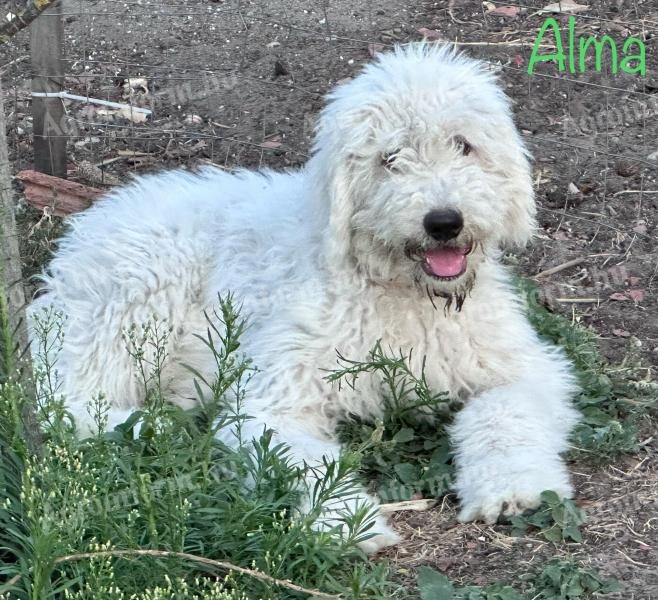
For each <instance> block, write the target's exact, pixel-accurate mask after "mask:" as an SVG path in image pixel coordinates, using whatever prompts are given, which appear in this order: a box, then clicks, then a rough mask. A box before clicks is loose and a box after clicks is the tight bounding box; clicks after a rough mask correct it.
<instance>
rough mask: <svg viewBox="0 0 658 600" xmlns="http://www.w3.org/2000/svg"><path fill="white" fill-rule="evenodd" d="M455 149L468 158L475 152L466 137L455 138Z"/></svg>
mask: <svg viewBox="0 0 658 600" xmlns="http://www.w3.org/2000/svg"><path fill="white" fill-rule="evenodd" d="M455 148H457V151H458V152H459V153H460V154H462V155H463V156H468V155H469V154H470V153H471V152H472V151H473V146H471V144H470V143H469V142H468V140H467V139H466V138H465V137H462V136H461V135H458V136H457V137H456V138H455Z"/></svg>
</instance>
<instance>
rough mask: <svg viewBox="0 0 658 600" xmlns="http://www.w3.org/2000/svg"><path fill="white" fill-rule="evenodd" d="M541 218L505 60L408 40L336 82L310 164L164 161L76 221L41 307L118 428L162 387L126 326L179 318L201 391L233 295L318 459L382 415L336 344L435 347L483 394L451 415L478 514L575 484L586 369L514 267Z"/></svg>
mask: <svg viewBox="0 0 658 600" xmlns="http://www.w3.org/2000/svg"><path fill="white" fill-rule="evenodd" d="M534 214H535V206H534V199H533V190H532V184H531V175H530V167H529V163H528V154H527V152H526V150H525V148H524V146H523V143H522V141H521V139H520V137H519V135H518V133H517V130H516V128H515V126H514V124H513V121H512V117H511V114H510V107H509V102H508V100H507V98H506V97H505V95H504V94H503V92H502V91H501V90H500V89H499V87H498V86H497V84H496V81H495V78H494V76H492V74H491V73H490V72H489V71H488V70H487V66H486V65H485V64H483V63H480V62H477V61H474V60H471V59H469V58H466V57H464V56H461V55H457V54H455V53H454V52H452V51H450V50H449V49H446V48H437V47H431V46H428V45H416V46H409V47H405V48H398V49H397V50H395V51H394V52H391V53H387V54H382V55H380V56H379V57H378V59H377V60H376V62H375V63H374V64H371V65H369V66H367V67H366V68H365V69H364V70H363V72H362V73H361V74H360V75H359V76H358V77H356V78H355V79H354V80H352V81H350V82H348V83H346V84H344V85H341V86H340V87H338V88H337V89H336V90H335V91H334V92H333V93H331V94H330V95H329V97H328V103H327V106H326V108H325V109H324V110H323V111H322V113H321V115H320V120H319V125H318V128H317V133H316V140H315V146H314V152H313V157H312V158H311V159H310V161H309V163H308V164H307V165H306V166H305V167H304V168H303V169H301V170H299V171H295V172H285V173H275V172H271V171H266V172H262V173H253V172H248V171H239V172H237V173H235V174H228V173H225V172H222V171H220V170H215V169H209V170H204V171H202V172H201V173H199V174H196V175H194V174H190V173H185V172H180V171H178V172H173V173H165V174H159V175H155V176H149V177H144V178H141V179H139V180H137V181H136V182H135V183H133V184H132V185H130V186H128V187H125V188H120V189H118V190H116V191H114V192H113V193H112V194H110V195H109V196H108V197H107V198H105V199H104V200H102V201H100V202H98V203H97V204H96V205H95V206H94V207H92V208H91V209H89V210H88V211H86V212H85V213H83V214H81V215H79V216H76V217H75V218H73V219H72V220H71V228H70V230H69V232H68V234H67V235H66V236H65V237H64V238H63V240H62V241H61V243H60V246H59V248H58V250H57V252H56V254H55V257H54V259H53V261H52V263H51V264H50V269H49V272H48V275H46V276H45V278H44V279H45V289H46V290H47V293H46V294H45V295H43V296H41V297H40V298H39V299H38V300H37V301H36V302H35V303H34V304H33V307H32V311H34V310H35V309H37V308H40V307H43V306H45V305H48V304H53V305H54V306H55V307H57V308H59V309H61V310H62V311H63V312H64V313H66V315H67V316H68V320H67V321H66V323H65V332H64V333H65V337H64V342H63V348H62V350H61V353H60V356H59V363H58V370H59V373H60V377H61V383H62V386H63V387H62V390H63V392H64V394H65V396H66V401H67V404H68V407H69V408H70V410H71V412H72V413H73V414H74V415H75V416H76V418H77V419H78V420H79V422H80V423H81V424H82V426H84V421H85V419H86V418H87V417H86V414H87V413H86V404H87V402H88V401H89V400H90V398H91V397H92V396H94V395H96V394H97V393H98V392H99V391H102V392H103V393H104V394H105V395H106V397H107V398H108V399H109V400H110V401H111V403H112V405H113V407H114V408H113V412H112V415H111V422H110V426H113V425H115V424H117V423H118V422H121V421H122V420H124V419H125V418H126V416H127V415H128V414H129V413H130V411H131V410H133V409H134V408H136V407H138V406H139V405H140V402H141V401H142V396H143V394H142V392H143V390H142V389H141V387H140V385H139V382H138V380H137V377H136V373H135V365H134V364H133V361H132V360H131V358H130V357H129V356H128V354H127V352H126V350H125V343H124V340H123V338H122V332H123V331H124V330H125V329H126V328H128V327H129V326H130V325H131V324H133V323H137V324H139V323H142V322H145V321H147V320H148V319H149V318H150V317H151V316H152V315H153V314H156V315H158V316H159V317H160V318H165V319H167V320H168V321H169V323H170V324H171V325H172V326H173V331H172V334H171V337H170V338H169V348H168V351H169V355H170V358H169V362H168V363H166V365H165V366H166V372H165V374H164V376H165V384H166V386H167V391H168V394H169V398H170V399H171V401H172V402H175V403H177V404H179V405H181V406H183V407H188V406H190V405H191V404H192V403H193V402H194V399H195V397H196V394H195V391H194V388H193V384H192V376H191V375H190V373H189V371H188V370H187V369H186V368H185V367H184V366H182V364H181V363H185V364H188V365H189V364H192V365H193V366H194V367H195V368H196V369H198V370H199V371H200V372H202V373H203V374H205V375H207V376H208V377H211V376H212V373H213V365H214V363H213V360H212V357H211V356H210V354H209V352H208V351H207V348H206V346H204V344H203V343H202V342H201V341H199V340H198V339H197V338H196V337H195V334H199V333H200V334H203V333H204V332H205V331H206V327H207V323H206V321H205V317H204V314H203V311H204V309H207V308H208V307H209V306H211V305H213V304H216V300H217V295H218V293H226V292H229V291H230V292H233V293H234V294H235V296H236V298H237V300H238V301H239V302H241V303H242V304H243V307H244V308H243V311H244V314H245V315H246V316H247V317H248V318H249V320H250V323H251V326H250V328H249V329H248V331H247V333H246V334H245V336H244V338H243V340H242V345H243V349H244V351H245V353H246V354H247V355H249V356H250V357H252V358H253V360H254V362H255V364H256V365H257V366H258V368H259V369H260V370H259V371H258V373H257V374H256V375H255V376H254V378H253V379H252V381H251V382H250V384H249V389H248V393H247V397H246V406H245V412H246V413H247V414H249V415H251V416H253V417H255V418H254V419H253V420H252V421H249V422H248V432H247V433H248V434H250V435H254V436H258V435H260V434H261V433H262V430H263V427H264V426H267V427H268V428H271V429H272V430H273V431H274V432H275V434H276V436H277V439H278V441H281V442H285V443H287V444H289V445H290V447H291V451H292V454H293V456H294V457H295V458H296V459H297V460H299V461H302V460H303V461H307V462H308V463H310V464H318V463H320V461H321V460H322V458H323V457H332V456H334V457H335V456H336V455H337V454H338V452H339V446H338V444H337V442H336V439H335V433H334V429H335V426H336V424H337V422H338V421H339V420H340V419H341V418H342V417H343V416H345V415H346V414H347V413H352V414H358V415H361V416H376V415H378V414H379V413H380V411H381V406H382V403H381V399H382V388H381V382H380V381H379V380H378V379H377V378H376V377H375V376H371V377H370V378H368V377H365V376H363V377H360V378H359V381H358V385H357V387H356V389H355V390H351V389H348V388H347V387H345V389H342V390H338V389H337V388H336V387H335V386H332V385H330V384H329V383H327V382H326V381H325V379H324V377H325V375H326V370H327V369H332V368H335V366H336V350H337V349H338V350H339V351H340V353H341V354H342V355H344V356H346V357H350V358H355V359H365V358H366V356H367V355H368V352H369V350H371V349H372V348H373V346H374V345H375V343H376V342H377V341H378V340H381V342H382V346H383V347H384V348H392V349H394V350H402V351H403V352H405V353H408V352H409V351H411V350H412V349H413V354H412V357H413V358H412V364H411V366H412V368H413V369H416V371H420V368H421V361H422V359H423V357H426V361H427V362H426V375H427V378H428V381H429V383H430V384H431V386H432V387H433V388H434V389H436V390H437V391H441V390H443V391H446V392H448V393H449V394H450V395H451V396H452V397H454V398H459V399H462V400H464V401H465V407H464V408H463V409H462V410H461V411H460V412H459V413H458V415H457V417H456V419H455V421H454V425H453V426H452V427H451V437H452V443H453V444H454V447H455V449H456V454H455V460H456V466H457V476H456V482H455V489H456V492H457V493H458V495H459V498H460V500H461V513H460V518H461V519H462V520H464V521H468V520H472V519H479V518H481V519H484V520H485V521H487V522H493V521H494V520H495V519H496V518H497V517H498V516H499V514H501V513H503V512H504V513H505V514H514V513H517V512H519V511H523V510H524V509H526V508H529V507H534V506H536V505H537V504H538V503H539V495H540V493H541V492H542V491H543V490H546V489H552V490H555V491H556V492H557V493H558V494H561V495H563V496H569V495H570V494H571V493H572V488H571V485H570V483H569V476H568V473H567V470H566V468H565V465H564V464H563V462H562V460H561V459H560V453H561V452H562V451H563V450H565V449H566V447H567V438H568V434H569V432H570V430H571V428H572V427H573V425H574V423H575V422H576V418H577V417H576V411H575V410H574V409H573V408H572V406H571V402H570V398H571V397H572V395H573V394H574V392H575V384H574V379H573V376H572V374H571V369H570V365H569V363H568V362H567V361H566V360H565V358H564V357H563V355H562V354H561V352H560V351H558V350H557V349H555V348H553V347H550V346H548V345H547V344H546V343H544V342H542V341H541V340H540V339H539V338H538V336H537V334H536V333H535V331H533V329H532V327H531V326H530V324H529V323H528V321H527V319H526V317H525V315H524V309H523V306H522V303H521V302H520V300H519V299H518V298H517V297H516V296H515V292H514V289H513V286H512V284H511V283H510V274H509V273H508V271H507V270H506V269H505V268H504V267H503V266H502V265H501V264H500V262H499V256H500V250H501V248H502V247H504V246H506V245H523V244H525V243H526V242H527V241H528V239H529V238H530V237H531V235H532V232H533V228H534V226H535V222H534ZM365 497H366V495H365V493H362V494H361V495H360V498H361V499H363V498H365ZM371 500H372V501H373V502H374V500H373V499H371ZM374 531H375V533H377V534H378V535H376V536H375V537H374V538H372V539H370V540H369V541H368V542H367V543H365V544H364V547H365V549H366V550H368V551H374V550H377V549H378V548H380V547H382V546H385V545H387V544H390V543H393V542H394V541H395V540H396V539H397V537H396V535H395V533H394V532H393V530H392V529H390V528H389V526H388V525H387V524H386V522H385V520H384V518H383V517H381V516H379V517H378V518H377V523H376V526H375V529H374Z"/></svg>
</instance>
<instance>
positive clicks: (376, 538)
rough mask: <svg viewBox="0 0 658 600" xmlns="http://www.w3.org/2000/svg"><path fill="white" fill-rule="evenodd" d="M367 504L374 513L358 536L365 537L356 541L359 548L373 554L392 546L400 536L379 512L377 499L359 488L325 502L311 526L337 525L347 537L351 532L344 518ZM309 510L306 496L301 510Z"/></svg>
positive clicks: (327, 527) (322, 529)
mask: <svg viewBox="0 0 658 600" xmlns="http://www.w3.org/2000/svg"><path fill="white" fill-rule="evenodd" d="M368 505H370V506H371V507H372V508H374V509H375V512H374V514H372V515H371V516H370V517H369V519H372V521H373V523H372V525H371V526H370V527H369V529H368V530H367V531H366V532H364V533H363V534H361V535H360V536H359V537H363V538H367V539H363V540H362V541H360V542H358V543H357V545H358V546H359V548H360V549H361V550H363V551H364V552H365V553H366V554H374V553H375V552H379V551H380V550H382V549H383V548H386V547H387V546H394V545H395V544H397V543H398V542H400V539H401V538H400V536H399V535H398V534H397V533H396V532H395V530H394V529H393V528H392V527H391V526H390V525H389V524H388V521H387V519H386V517H385V516H384V515H383V514H381V513H380V512H379V509H378V508H377V507H378V502H377V500H376V499H375V498H373V497H372V496H370V495H369V494H367V493H365V492H363V491H360V490H359V491H355V493H354V495H353V496H350V497H347V498H341V499H336V500H331V501H329V502H328V503H326V504H325V505H324V506H323V507H322V514H321V515H320V517H319V518H318V519H317V520H315V521H314V523H313V528H314V529H316V530H318V531H328V530H332V529H335V528H337V527H338V528H339V529H342V535H343V536H345V537H347V536H348V535H350V534H351V533H353V532H351V531H350V528H349V527H348V526H347V524H346V522H345V521H346V518H347V517H348V516H349V515H353V514H355V513H356V512H357V511H358V510H362V509H363V508H364V506H368ZM309 510H310V505H309V502H308V498H307V500H306V503H305V504H304V505H303V507H302V512H303V513H308V512H309Z"/></svg>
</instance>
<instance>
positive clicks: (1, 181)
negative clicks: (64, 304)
mask: <svg viewBox="0 0 658 600" xmlns="http://www.w3.org/2000/svg"><path fill="white" fill-rule="evenodd" d="M4 104H5V103H4V94H3V91H2V80H1V78H0V322H1V324H2V332H1V333H2V336H1V337H2V339H0V356H1V357H2V363H3V364H2V367H1V368H0V375H4V376H5V377H16V376H18V377H20V378H21V382H22V384H23V389H24V392H25V395H26V400H25V402H24V403H23V406H22V418H23V431H22V433H23V435H24V439H25V442H26V444H27V449H28V450H29V451H30V452H32V453H33V454H38V453H39V449H40V447H41V433H40V429H39V424H38V421H37V418H36V414H35V412H34V397H35V396H34V386H33V381H32V361H31V352H30V345H29V337H28V331H27V320H26V317H25V308H26V302H25V289H24V287H23V276H22V269H21V255H20V249H19V245H18V232H17V228H16V217H15V213H14V190H13V187H12V180H11V166H10V164H9V150H8V147H7V135H6V131H7V130H6V127H7V124H6V123H5V106H4ZM5 370H6V371H7V372H4V371H5Z"/></svg>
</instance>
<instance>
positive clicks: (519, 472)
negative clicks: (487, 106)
mask: <svg viewBox="0 0 658 600" xmlns="http://www.w3.org/2000/svg"><path fill="white" fill-rule="evenodd" d="M487 471H488V472H487ZM494 473H495V475H494ZM455 487H456V489H457V493H458V494H459V497H460V500H461V510H460V512H459V516H458V518H459V520H460V521H462V522H466V521H475V520H482V521H484V522H485V523H489V524H491V523H495V522H496V521H497V520H498V517H499V516H500V515H504V516H506V517H510V516H513V515H518V514H521V513H522V512H524V511H526V510H529V509H533V508H537V507H538V506H539V505H540V503H541V493H542V492H543V491H546V490H553V491H554V492H555V493H556V494H558V496H560V497H562V498H570V497H571V496H572V495H573V488H572V487H571V483H570V482H569V475H568V473H567V470H566V468H565V467H564V465H563V464H561V463H559V464H553V465H551V466H550V467H548V466H546V467H545V468H541V466H536V465H534V466H532V467H529V468H526V469H505V468H502V469H501V468H500V465H497V469H491V470H489V469H486V468H484V467H483V466H482V465H480V466H478V467H477V468H476V469H472V470H471V471H470V472H469V470H468V469H465V470H463V471H462V472H461V473H460V474H459V475H458V478H457V483H456V486H455Z"/></svg>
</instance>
